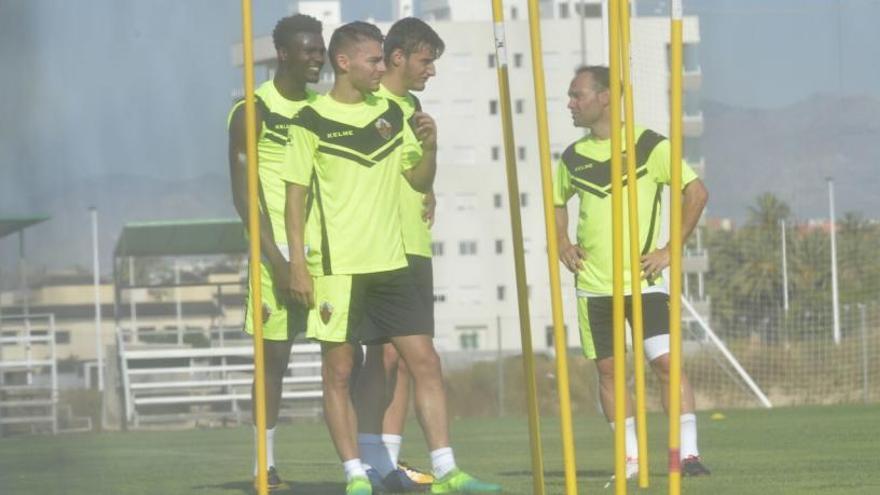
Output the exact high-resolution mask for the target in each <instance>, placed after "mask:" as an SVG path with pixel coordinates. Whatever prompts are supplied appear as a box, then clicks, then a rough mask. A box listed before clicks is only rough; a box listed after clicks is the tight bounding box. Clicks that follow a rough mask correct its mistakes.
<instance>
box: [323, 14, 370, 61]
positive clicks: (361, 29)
mask: <svg viewBox="0 0 880 495" xmlns="http://www.w3.org/2000/svg"><path fill="white" fill-rule="evenodd" d="M363 40H373V41H377V42H379V44H381V43H382V41H383V40H384V37H383V36H382V31H380V30H379V28H377V27H376V26H374V25H372V24H370V23H369V22H363V21H354V22H349V23H348V24H344V25H342V26H339V27H338V28H336V31H333V36H331V37H330V45H329V46H328V47H327V54H328V56H329V57H330V65H332V66H333V70H335V71H338V70H339V67H338V66H337V65H336V56H337V55H339V52H340V51H342V50H343V49H345V48H348V47H349V46H350V45H352V44H354V43H357V42H359V41H363Z"/></svg>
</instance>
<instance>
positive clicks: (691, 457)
mask: <svg viewBox="0 0 880 495" xmlns="http://www.w3.org/2000/svg"><path fill="white" fill-rule="evenodd" d="M642 299H643V307H644V322H645V357H646V358H647V359H648V361H649V362H650V363H651V370H652V371H653V372H654V375H655V376H656V377H657V379H658V380H659V382H660V393H661V399H662V401H663V409H664V410H665V411H667V413H668V412H669V372H670V365H669V296H667V295H666V294H659V293H658V294H645V295H644V296H643V298H642ZM694 410H695V400H694V390H693V388H692V387H691V384H690V381H689V380H688V378H687V375H686V374H685V372H684V371H683V370H682V372H681V416H680V420H681V460H682V473H683V474H684V475H686V476H699V475H704V474H709V470H708V469H706V467H705V466H703V464H702V462H701V460H700V452H699V449H698V448H697V417H696V415H695V414H694Z"/></svg>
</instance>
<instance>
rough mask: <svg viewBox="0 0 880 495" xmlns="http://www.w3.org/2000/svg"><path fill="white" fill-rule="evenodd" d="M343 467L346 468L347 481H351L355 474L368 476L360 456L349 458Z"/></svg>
mask: <svg viewBox="0 0 880 495" xmlns="http://www.w3.org/2000/svg"><path fill="white" fill-rule="evenodd" d="M342 469H344V470H345V481H346V482H349V481H351V479H352V478H354V477H355V476H361V477H364V478H366V477H367V472H366V471H365V470H364V466H363V464H361V460H360V459H359V458H355V459H349V460H347V461H345V462H343V463H342Z"/></svg>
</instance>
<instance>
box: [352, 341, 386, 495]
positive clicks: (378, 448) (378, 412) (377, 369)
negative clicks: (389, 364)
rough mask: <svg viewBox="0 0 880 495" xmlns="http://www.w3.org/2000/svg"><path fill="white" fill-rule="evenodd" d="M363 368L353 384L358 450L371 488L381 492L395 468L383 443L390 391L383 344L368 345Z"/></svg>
mask: <svg viewBox="0 0 880 495" xmlns="http://www.w3.org/2000/svg"><path fill="white" fill-rule="evenodd" d="M366 347H367V351H366V358H365V360H364V365H363V368H362V369H361V371H360V372H359V375H358V378H357V380H356V381H355V382H354V383H355V384H356V385H355V389H354V390H353V393H352V398H353V400H354V405H355V409H356V411H357V418H358V425H357V426H358V450H359V451H360V455H361V459H362V460H363V462H364V468H365V469H366V470H367V474H368V476H369V478H370V480H371V481H372V482H373V487H374V489H383V490H384V486H383V483H382V480H383V479H384V478H385V477H386V476H388V474H389V473H391V471H393V470H394V469H395V464H394V463H393V462H392V460H391V456H390V454H389V452H388V451H387V450H386V449H385V446H384V444H383V442H382V417H383V415H384V413H385V409H386V407H387V405H388V401H389V399H390V396H391V391H390V390H389V386H388V385H387V383H388V382H389V381H390V380H389V377H388V376H386V370H385V366H384V358H383V354H384V351H383V347H384V346H383V345H382V344H374V345H368V346H366Z"/></svg>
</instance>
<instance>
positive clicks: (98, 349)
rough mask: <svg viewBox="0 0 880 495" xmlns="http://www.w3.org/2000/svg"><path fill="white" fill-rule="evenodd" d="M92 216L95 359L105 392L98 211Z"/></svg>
mask: <svg viewBox="0 0 880 495" xmlns="http://www.w3.org/2000/svg"><path fill="white" fill-rule="evenodd" d="M89 211H90V212H91V214H92V270H93V273H92V278H93V281H94V285H95V359H96V360H97V363H98V372H97V373H98V390H102V391H103V390H104V356H103V354H104V353H103V349H102V347H103V346H102V345H101V268H100V265H99V264H98V263H99V262H98V209H97V208H95V207H94V206H92V207H90V208H89Z"/></svg>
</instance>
